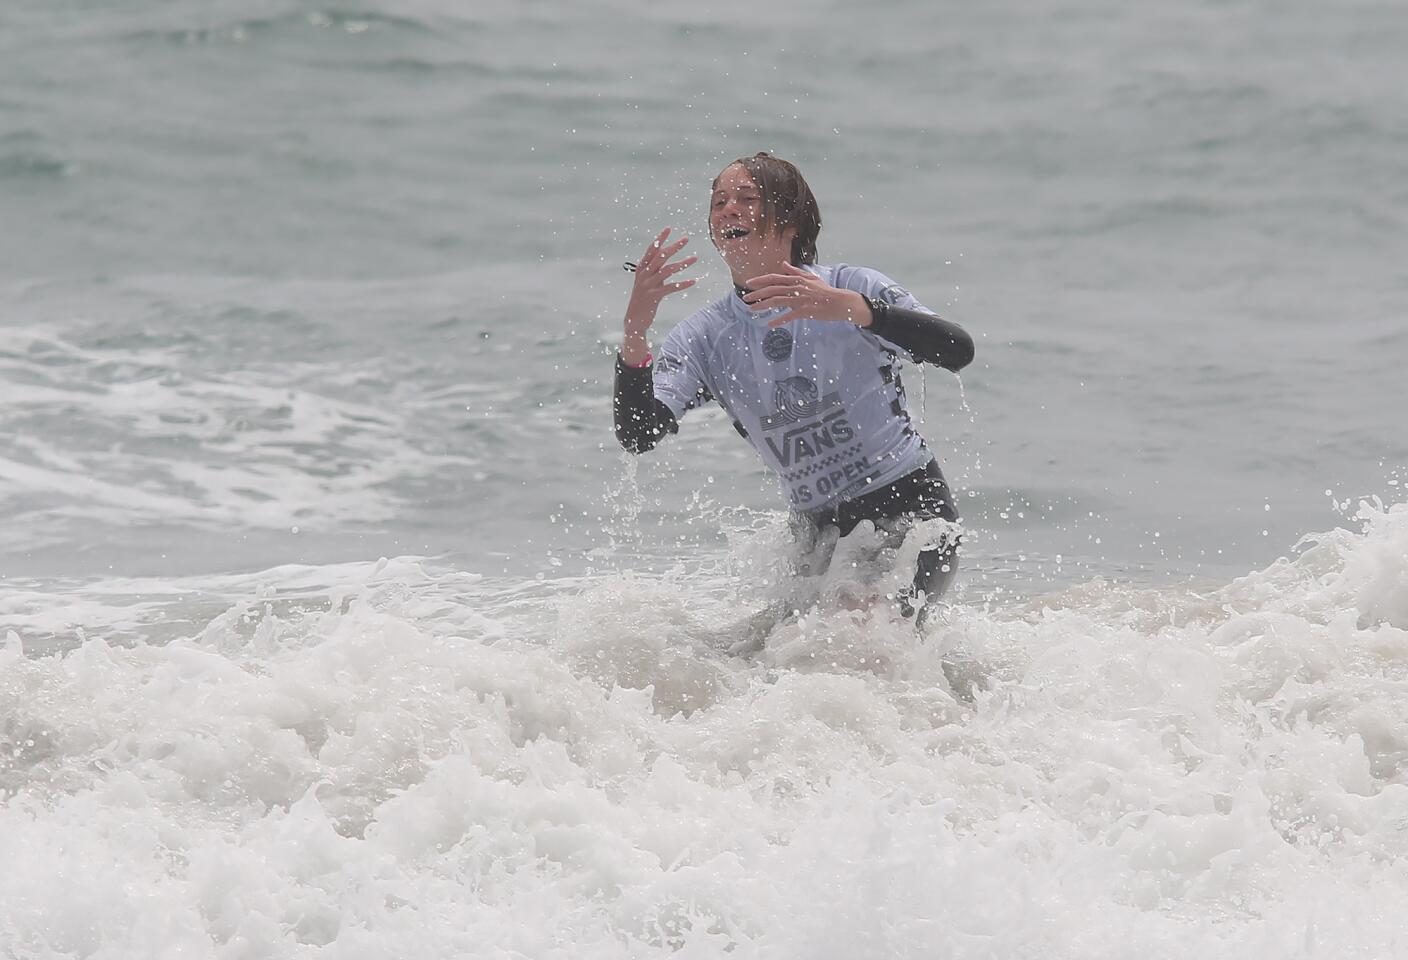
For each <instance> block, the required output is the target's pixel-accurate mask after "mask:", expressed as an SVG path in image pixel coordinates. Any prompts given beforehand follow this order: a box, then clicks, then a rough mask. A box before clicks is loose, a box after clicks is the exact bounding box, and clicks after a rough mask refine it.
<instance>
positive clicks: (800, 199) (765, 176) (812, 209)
mask: <svg viewBox="0 0 1408 960" xmlns="http://www.w3.org/2000/svg"><path fill="white" fill-rule="evenodd" d="M734 164H738V165H739V166H741V167H742V168H743V169H744V170H747V171H748V176H749V177H750V178H752V180H753V182H754V183H755V184H757V185H758V191H759V192H760V193H761V194H762V195H763V224H764V225H765V226H766V227H767V228H769V229H771V230H775V231H777V232H778V233H781V232H782V231H784V230H786V229H787V228H788V227H793V228H795V229H796V231H797V234H796V236H795V237H793V239H792V262H793V263H794V264H797V265H799V266H800V265H801V264H804V263H816V236H817V234H819V233H820V232H821V210H820V208H818V207H817V205H816V197H815V196H813V195H812V188H811V187H809V186H807V181H806V179H805V178H803V176H802V171H800V170H798V169H797V167H796V166H795V165H793V164H791V163H789V162H787V161H786V160H783V159H780V158H779V157H774V156H773V155H772V154H770V153H767V152H765V151H759V152H758V153H755V154H753V155H752V156H751V157H739V158H738V159H737V160H735V161H733V163H730V164H729V166H730V167H731V166H733V165H734ZM724 169H728V168H727V167H725V168H724ZM718 185H719V180H718V178H717V177H715V178H714V186H716V187H717V186H718Z"/></svg>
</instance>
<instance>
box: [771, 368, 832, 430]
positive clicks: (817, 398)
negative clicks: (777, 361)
mask: <svg viewBox="0 0 1408 960" xmlns="http://www.w3.org/2000/svg"><path fill="white" fill-rule="evenodd" d="M820 394H821V391H819V390H818V389H817V387H816V384H815V383H814V382H812V381H811V380H808V379H807V378H806V377H784V378H783V379H781V380H779V381H777V384H776V386H774V387H773V391H772V400H773V403H774V405H776V407H777V412H776V413H774V414H772V415H771V416H767V417H764V418H763V429H764V430H771V429H773V428H774V427H780V426H782V425H783V424H784V423H797V422H798V421H800V420H806V419H807V418H809V417H815V416H816V415H817V414H819V413H821V412H822V411H823V410H828V409H830V408H831V407H836V406H840V404H841V394H839V393H828V394H827V395H826V396H821V395H820Z"/></svg>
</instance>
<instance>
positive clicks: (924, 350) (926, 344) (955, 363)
mask: <svg viewBox="0 0 1408 960" xmlns="http://www.w3.org/2000/svg"><path fill="white" fill-rule="evenodd" d="M866 301H867V302H868V303H869V304H870V312H871V315H872V317H873V319H872V320H871V322H870V326H869V327H866V328H865V329H867V330H869V331H870V332H871V333H873V334H875V335H876V336H877V337H880V338H881V339H882V340H888V341H889V342H890V343H893V344H894V345H895V346H897V347H903V348H904V349H905V350H908V351H909V352H910V354H911V355H912V356H913V357H914V359H916V360H918V361H919V362H920V363H932V364H934V365H935V366H940V367H943V368H944V369H945V370H952V371H954V372H955V373H956V372H958V371H959V370H962V369H963V368H964V367H966V366H968V364H970V363H972V362H973V338H972V337H970V336H968V332H967V331H966V330H964V329H963V328H962V327H960V326H959V325H958V324H956V323H952V322H950V321H948V320H944V319H943V318H942V317H936V316H934V315H933V314H930V313H923V312H921V311H919V310H907V309H905V308H904V307H897V306H895V305H894V304H892V303H889V302H887V301H885V300H877V299H873V298H871V297H866Z"/></svg>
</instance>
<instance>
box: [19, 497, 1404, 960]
mask: <svg viewBox="0 0 1408 960" xmlns="http://www.w3.org/2000/svg"><path fill="white" fill-rule="evenodd" d="M1362 518H1363V520H1364V529H1363V530H1362V532H1359V533H1351V532H1348V531H1336V532H1332V533H1330V534H1328V535H1323V536H1317V537H1314V538H1311V539H1310V540H1309V541H1307V548H1306V549H1305V550H1304V551H1303V552H1302V553H1300V554H1299V555H1298V556H1297V557H1296V558H1294V559H1287V560H1284V561H1281V562H1278V563H1277V564H1274V565H1273V566H1271V567H1269V568H1267V569H1266V570H1263V571H1261V572H1258V573H1255V574H1253V575H1251V576H1248V577H1245V578H1242V579H1241V580H1238V581H1236V582H1234V583H1231V584H1228V585H1227V586H1225V587H1223V588H1221V589H1219V590H1216V591H1212V592H1208V593H1204V594H1192V593H1188V592H1184V591H1156V590H1147V589H1145V590H1141V589H1134V588H1130V587H1125V586H1120V585H1115V584H1110V583H1103V582H1098V581H1097V582H1092V583H1089V584H1086V585H1084V586H1082V587H1079V588H1073V589H1071V590H1067V591H1064V592H1062V593H1059V594H1052V595H1048V596H1046V597H1042V598H1038V599H1037V600H1035V601H1032V602H1030V603H1028V604H1024V605H1020V606H1008V607H997V608H994V607H990V606H985V605H982V604H977V605H974V604H972V603H967V604H965V603H959V604H956V605H952V606H948V607H946V608H944V609H943V610H942V611H940V612H939V614H938V615H937V616H935V618H934V619H933V620H932V621H931V623H930V625H929V627H928V628H927V634H926V636H924V637H923V638H922V639H916V638H915V636H914V635H913V631H912V628H911V627H910V626H909V624H908V622H907V621H903V620H901V619H900V618H898V617H896V616H894V615H893V614H891V613H890V612H889V609H888V607H886V606H884V605H881V606H876V607H873V608H871V609H868V610H867V609H847V608H846V606H847V604H851V605H854V600H855V597H854V596H853V595H852V594H853V593H854V591H850V592H849V593H848V592H847V591H837V590H833V591H831V592H830V593H829V594H828V592H827V591H826V590H822V591H821V601H820V604H819V606H817V607H813V608H811V609H809V610H808V611H806V612H805V613H804V615H803V617H802V618H801V619H800V620H791V621H788V622H784V623H782V624H780V625H778V626H776V627H775V628H773V630H772V631H771V634H770V636H769V637H768V638H767V643H766V644H765V646H764V647H763V649H762V650H761V651H759V652H758V653H757V654H756V655H755V656H752V657H744V658H739V657H728V656H720V655H719V654H718V653H717V651H716V649H715V648H714V647H713V646H712V645H711V643H710V641H711V639H712V638H713V637H714V636H715V635H716V634H717V632H718V631H719V630H720V629H722V628H723V625H724V624H725V623H726V622H728V621H729V620H731V619H733V618H734V617H735V616H737V615H741V614H742V613H746V612H747V609H746V607H744V606H743V605H741V600H740V598H743V597H751V596H752V595H753V593H752V588H751V587H749V586H748V585H746V584H743V583H741V582H740V581H738V580H736V579H733V578H732V577H731V576H730V575H725V574H722V573H717V572H716V573H714V574H710V575H706V574H703V573H699V574H696V575H694V576H692V577H686V578H680V577H675V578H666V579H655V580H652V579H647V578H644V577H640V576H635V577H628V576H622V575H614V576H610V577H596V578H592V579H588V580H582V581H570V582H569V581H564V582H557V583H554V582H546V583H533V584H513V583H491V582H488V581H484V580H482V579H479V578H475V577H465V576H463V575H455V574H450V573H444V572H441V573H436V572H434V571H433V570H430V569H429V568H426V567H425V566H424V565H422V564H418V563H415V562H413V561H404V560H403V561H392V562H382V563H379V564H362V565H346V566H342V567H326V568H308V567H303V568H281V569H279V570H273V571H268V572H265V573H263V574H259V575H256V576H251V577H248V578H244V579H241V580H238V581H236V580H232V579H226V580H224V581H219V580H218V579H207V580H204V581H199V582H195V581H193V582H190V583H182V582H171V583H155V582H118V581H114V582H110V583H107V584H106V585H104V586H103V587H102V589H90V590H89V591H88V595H89V596H90V597H92V598H93V600H92V602H93V603H94V604H95V606H94V607H91V608H86V611H87V612H85V610H80V611H78V613H77V614H76V615H75V617H74V618H73V619H79V620H81V619H83V618H84V617H85V616H90V615H91V616H92V617H93V618H94V619H93V621H92V622H90V623H89V627H88V629H86V631H85V636H86V639H85V640H83V641H82V642H81V643H78V644H77V645H76V646H74V647H72V648H71V649H70V650H69V651H68V652H66V653H63V654H58V655H50V656H44V657H36V656H34V655H33V651H31V652H30V654H28V655H26V653H24V652H23V651H22V649H21V641H20V636H19V633H18V632H12V635H11V639H10V641H9V643H8V644H7V646H6V647H5V649H4V651H3V652H2V653H0V717H3V718H4V727H3V731H0V737H3V743H0V788H3V791H4V796H5V802H4V806H3V808H0V862H4V863H6V864H7V865H10V866H9V867H7V869H6V870H4V871H3V872H0V944H3V945H4V950H5V951H6V952H7V953H8V954H9V955H14V956H27V957H28V956H33V957H59V956H93V957H131V956H176V955H191V956H211V957H276V956H288V957H293V956H311V955H314V954H315V953H316V954H318V955H327V956H348V957H351V956H393V955H394V956H399V955H416V956H452V955H474V956H535V957H593V956H601V957H620V956H640V957H644V956H670V955H678V956H698V957H703V956H716V955H719V954H721V953H723V952H725V951H727V952H730V953H731V954H733V955H737V956H756V957H778V958H782V957H796V956H815V957H837V958H842V957H845V958H851V957H932V956H941V957H942V956H947V957H997V956H1001V957H1012V956H1032V957H1035V956H1043V957H1073V958H1074V957H1131V956H1147V957H1169V958H1173V957H1186V956H1189V955H1199V956H1205V957H1212V958H1217V957H1228V958H1232V957H1244V956H1248V955H1253V956H1314V955H1322V954H1333V955H1335V956H1338V957H1386V956H1393V955H1397V953H1398V952H1399V951H1400V950H1401V948H1402V947H1403V945H1404V944H1405V943H1408V920H1405V918H1404V915H1403V912H1402V911H1401V909H1400V906H1401V903H1402V900H1403V897H1404V896H1405V894H1408V873H1405V864H1408V841H1405V839H1404V838H1405V837H1408V831H1405V826H1408V707H1405V704H1408V618H1405V613H1406V612H1408V567H1405V563H1404V559H1403V558H1404V557H1405V556H1408V507H1405V506H1402V505H1400V506H1395V507H1392V508H1382V507H1380V506H1377V505H1365V507H1364V510H1363V512H1362ZM842 546H843V547H845V546H846V545H845V544H843V545H842ZM742 552H746V551H742ZM748 562H750V561H748V560H746V559H745V560H742V561H740V564H741V565H742V566H746V565H747V563H748ZM833 562H834V561H833ZM839 579H845V577H839ZM839 579H837V577H833V585H834V583H837V582H839ZM202 591H204V593H205V595H206V596H207V598H208V597H209V596H210V595H212V594H218V593H219V592H221V591H223V592H224V593H225V595H226V596H227V598H233V599H227V605H226V608H225V609H224V610H223V611H221V612H219V613H218V615H215V616H213V617H210V618H208V619H206V620H204V621H203V623H202V624H200V625H199V626H198V627H197V628H196V629H193V630H191V631H190V632H189V633H188V634H187V635H185V636H184V637H181V638H178V639H175V640H172V641H171V642H167V643H164V644H160V645H155V644H151V643H146V642H142V641H141V640H139V639H137V640H134V639H132V638H131V633H132V624H130V623H129V625H128V628H126V629H125V630H124V631H119V632H124V633H125V634H127V636H128V639H127V642H126V643H125V644H123V645H118V644H116V643H114V642H110V641H109V638H108V637H106V636H104V633H105V632H106V630H105V628H104V621H103V615H102V614H101V612H100V609H99V608H100V607H102V606H103V605H106V606H107V607H108V608H110V609H117V608H119V607H121V606H122V605H123V603H122V600H121V597H122V596H123V595H124V594H130V595H133V596H142V597H145V598H146V601H145V602H147V603H148V604H151V605H153V606H150V608H149V612H150V611H151V610H157V609H166V610H168V611H172V610H176V609H177V608H178V607H179V604H180V603H183V602H186V603H189V602H190V601H189V599H180V598H190V597H194V596H197V595H200V594H201V593H202ZM74 592H77V591H65V592H64V593H60V594H56V595H55V596H54V597H52V598H51V602H52V603H53V604H55V605H56V606H57V605H58V604H60V603H61V602H62V598H63V596H65V595H69V596H71V595H72V594H73V593H74ZM828 596H830V597H832V598H834V599H836V600H837V602H836V603H835V604H833V605H832V606H830V607H828V606H827V604H828V602H829V601H828V600H827V597H828ZM28 602H29V604H30V606H31V607H32V608H36V609H35V610H34V611H33V616H36V617H37V616H39V615H40V613H41V612H42V611H40V610H38V609H37V608H41V607H42V606H43V601H42V598H41V597H38V595H36V594H34V593H33V592H31V593H30V595H29V600H28ZM202 602H204V601H202ZM7 603H8V604H9V605H10V607H9V608H10V609H13V607H14V604H15V603H16V601H15V599H14V598H13V597H9V598H7ZM163 605H165V606H163ZM119 620H120V618H119V617H117V616H116V615H112V616H110V617H109V620H108V622H111V623H117V622H118V621H119ZM15 865H19V866H18V867H16V866H15Z"/></svg>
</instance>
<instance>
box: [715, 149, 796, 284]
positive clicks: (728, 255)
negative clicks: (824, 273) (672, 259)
mask: <svg viewBox="0 0 1408 960" xmlns="http://www.w3.org/2000/svg"><path fill="white" fill-rule="evenodd" d="M795 233H796V231H795V230H793V229H792V228H790V227H789V228H788V229H787V230H785V231H782V232H780V233H779V232H778V231H776V230H773V229H772V226H771V225H770V224H769V223H768V219H767V211H766V209H765V206H764V204H763V192H762V191H761V190H760V189H758V185H757V184H756V183H754V182H753V178H752V177H750V176H749V175H748V171H747V170H745V169H744V168H743V167H742V165H740V164H737V163H735V164H733V165H732V166H730V167H728V168H726V169H725V170H724V172H723V173H721V174H719V178H718V179H717V180H715V181H714V192H713V195H712V196H711V197H710V199H709V239H711V240H712V241H714V246H715V247H717V248H718V251H719V253H721V254H722V255H723V258H724V260H725V261H726V262H727V263H728V265H729V269H730V270H731V271H732V273H733V275H734V277H735V278H737V277H738V276H739V275H740V274H742V275H744V276H747V277H751V276H754V275H756V273H757V272H758V270H759V269H760V268H768V267H772V266H775V265H776V264H777V263H779V262H786V261H788V260H789V258H790V257H791V253H792V236H793V235H794V234H795ZM750 271H751V272H750Z"/></svg>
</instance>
